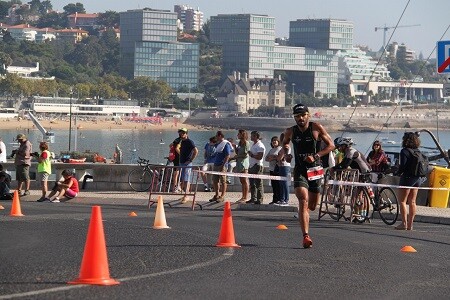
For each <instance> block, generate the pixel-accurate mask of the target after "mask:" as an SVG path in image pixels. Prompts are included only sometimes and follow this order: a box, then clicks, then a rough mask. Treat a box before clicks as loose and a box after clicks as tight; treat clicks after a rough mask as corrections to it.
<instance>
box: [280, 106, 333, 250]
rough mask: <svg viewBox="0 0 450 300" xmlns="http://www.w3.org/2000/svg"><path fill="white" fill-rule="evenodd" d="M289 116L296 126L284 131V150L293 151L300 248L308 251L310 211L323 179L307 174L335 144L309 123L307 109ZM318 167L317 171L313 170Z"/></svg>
mask: <svg viewBox="0 0 450 300" xmlns="http://www.w3.org/2000/svg"><path fill="white" fill-rule="evenodd" d="M292 114H293V115H294V120H295V122H296V123H297V124H296V125H294V126H292V127H289V128H287V129H286V130H285V132H284V133H285V134H284V139H283V147H284V148H285V149H289V143H290V142H292V145H293V147H294V156H295V167H294V174H293V175H294V187H295V195H296V196H297V199H298V202H299V210H298V219H299V221H300V228H301V230H302V232H303V247H304V248H309V247H311V246H312V240H311V238H310V236H309V232H308V231H309V210H315V209H316V207H317V204H318V203H319V199H320V187H321V184H322V179H321V178H314V177H311V176H308V173H309V174H311V173H314V170H319V169H320V168H321V167H320V161H321V157H322V156H324V155H326V154H328V153H330V152H331V151H332V150H333V149H334V144H333V141H332V140H331V137H330V136H329V134H328V133H327V131H326V130H325V128H324V127H323V126H322V125H321V124H319V123H317V122H310V121H309V119H310V114H309V109H308V107H306V105H303V104H297V105H295V106H294V107H293V112H292ZM321 141H323V142H324V143H325V147H321V145H320V143H321ZM290 159H292V155H290V156H289V157H287V161H289V160H290ZM317 167H318V168H319V169H314V168H317ZM311 170H313V172H311ZM322 171H323V170H322ZM322 174H323V173H322Z"/></svg>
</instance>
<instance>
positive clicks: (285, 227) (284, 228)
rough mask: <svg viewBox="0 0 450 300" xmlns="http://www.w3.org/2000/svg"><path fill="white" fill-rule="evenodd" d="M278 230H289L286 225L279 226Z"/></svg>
mask: <svg viewBox="0 0 450 300" xmlns="http://www.w3.org/2000/svg"><path fill="white" fill-rule="evenodd" d="M277 229H280V230H286V229H288V228H287V226H286V225H284V224H280V225H278V226H277Z"/></svg>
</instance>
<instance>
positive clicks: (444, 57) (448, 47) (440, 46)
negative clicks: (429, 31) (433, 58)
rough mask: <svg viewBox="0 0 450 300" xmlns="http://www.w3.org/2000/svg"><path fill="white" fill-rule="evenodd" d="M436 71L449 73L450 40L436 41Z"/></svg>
mask: <svg viewBox="0 0 450 300" xmlns="http://www.w3.org/2000/svg"><path fill="white" fill-rule="evenodd" d="M437 70H438V73H450V41H440V42H437Z"/></svg>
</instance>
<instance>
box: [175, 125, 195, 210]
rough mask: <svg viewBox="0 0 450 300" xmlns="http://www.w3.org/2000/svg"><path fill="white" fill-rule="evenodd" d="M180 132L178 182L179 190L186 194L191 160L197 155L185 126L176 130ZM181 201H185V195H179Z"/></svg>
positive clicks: (188, 186)
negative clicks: (179, 173) (179, 184)
mask: <svg viewBox="0 0 450 300" xmlns="http://www.w3.org/2000/svg"><path fill="white" fill-rule="evenodd" d="M178 133H180V138H181V142H180V167H182V168H181V175H180V183H181V190H182V191H183V192H184V193H185V194H186V193H189V188H190V179H191V172H192V162H193V161H194V159H195V158H196V157H197V154H198V149H197V147H195V144H194V142H193V141H192V140H191V139H190V138H189V137H188V130H187V129H186V128H181V129H180V130H178ZM180 200H181V203H186V202H187V198H186V196H183V197H181V199H180Z"/></svg>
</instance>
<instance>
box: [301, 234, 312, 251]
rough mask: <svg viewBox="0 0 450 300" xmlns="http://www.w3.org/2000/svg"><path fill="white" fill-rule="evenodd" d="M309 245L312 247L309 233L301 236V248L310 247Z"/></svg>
mask: <svg viewBox="0 0 450 300" xmlns="http://www.w3.org/2000/svg"><path fill="white" fill-rule="evenodd" d="M310 247H312V240H311V238H310V237H309V235H308V234H307V235H305V236H304V237H303V248H305V249H306V248H310Z"/></svg>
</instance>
